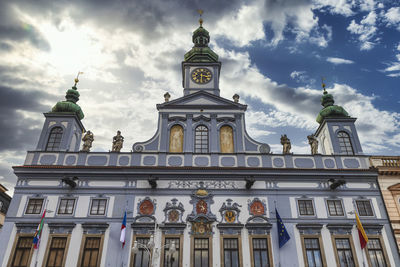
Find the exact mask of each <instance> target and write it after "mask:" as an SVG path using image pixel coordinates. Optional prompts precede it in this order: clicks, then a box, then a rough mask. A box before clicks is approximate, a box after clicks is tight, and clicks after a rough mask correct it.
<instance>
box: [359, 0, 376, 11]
mask: <svg viewBox="0 0 400 267" xmlns="http://www.w3.org/2000/svg"><path fill="white" fill-rule="evenodd" d="M359 6H360V10H361V11H368V12H370V11H372V10H374V8H375V0H360V3H359Z"/></svg>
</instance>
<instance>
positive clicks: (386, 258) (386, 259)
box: [365, 235, 392, 267]
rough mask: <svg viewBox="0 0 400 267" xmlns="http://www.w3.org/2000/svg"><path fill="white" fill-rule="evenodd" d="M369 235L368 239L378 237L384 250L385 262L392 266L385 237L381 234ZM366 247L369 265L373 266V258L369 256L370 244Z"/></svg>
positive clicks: (388, 266)
mask: <svg viewBox="0 0 400 267" xmlns="http://www.w3.org/2000/svg"><path fill="white" fill-rule="evenodd" d="M367 236H368V239H378V240H379V243H380V245H381V249H382V252H383V258H384V259H385V262H386V267H390V266H392V265H391V264H390V261H389V257H388V254H387V250H386V246H385V242H384V240H383V237H382V236H381V235H367ZM365 249H366V251H365V254H366V256H367V262H368V265H369V266H372V264H371V259H370V257H369V250H368V244H367V246H366V247H365Z"/></svg>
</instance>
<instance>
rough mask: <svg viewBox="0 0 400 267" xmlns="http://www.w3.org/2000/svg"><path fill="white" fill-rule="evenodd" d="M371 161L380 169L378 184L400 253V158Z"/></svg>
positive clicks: (374, 159) (385, 157)
mask: <svg viewBox="0 0 400 267" xmlns="http://www.w3.org/2000/svg"><path fill="white" fill-rule="evenodd" d="M370 161H371V165H372V166H373V167H375V168H377V169H378V174H379V175H378V182H379V185H380V188H381V191H382V196H383V200H384V201H385V205H386V209H387V212H388V214H389V219H390V222H391V224H392V228H393V231H394V235H395V237H396V240H397V246H398V248H399V251H400V157H393V156H372V157H371V158H370Z"/></svg>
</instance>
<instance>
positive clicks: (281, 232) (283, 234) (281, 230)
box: [275, 208, 290, 248]
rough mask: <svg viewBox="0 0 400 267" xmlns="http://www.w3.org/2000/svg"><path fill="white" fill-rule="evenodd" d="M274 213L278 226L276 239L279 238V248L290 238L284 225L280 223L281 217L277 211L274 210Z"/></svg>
mask: <svg viewBox="0 0 400 267" xmlns="http://www.w3.org/2000/svg"><path fill="white" fill-rule="evenodd" d="M275 213H276V220H277V221H276V224H277V226H278V238H279V248H281V247H283V245H285V244H286V242H288V241H289V239H290V236H289V234H288V232H287V231H286V228H285V225H284V224H283V222H282V219H281V216H279V213H278V211H277V210H276V208H275Z"/></svg>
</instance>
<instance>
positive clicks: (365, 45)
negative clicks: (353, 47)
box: [347, 11, 377, 50]
mask: <svg viewBox="0 0 400 267" xmlns="http://www.w3.org/2000/svg"><path fill="white" fill-rule="evenodd" d="M376 18H377V15H376V13H375V11H371V12H369V14H368V15H367V16H364V18H363V19H362V20H361V21H360V24H358V23H357V22H355V20H354V19H353V20H352V21H351V23H350V25H349V26H348V27H347V30H348V31H349V32H351V33H352V34H355V35H358V41H359V42H360V49H361V50H371V49H372V48H373V47H374V46H375V45H376V43H374V42H373V41H372V39H373V38H374V37H375V34H376V32H377V27H376V26H375V24H376ZM374 41H377V40H376V39H375V40H374Z"/></svg>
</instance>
